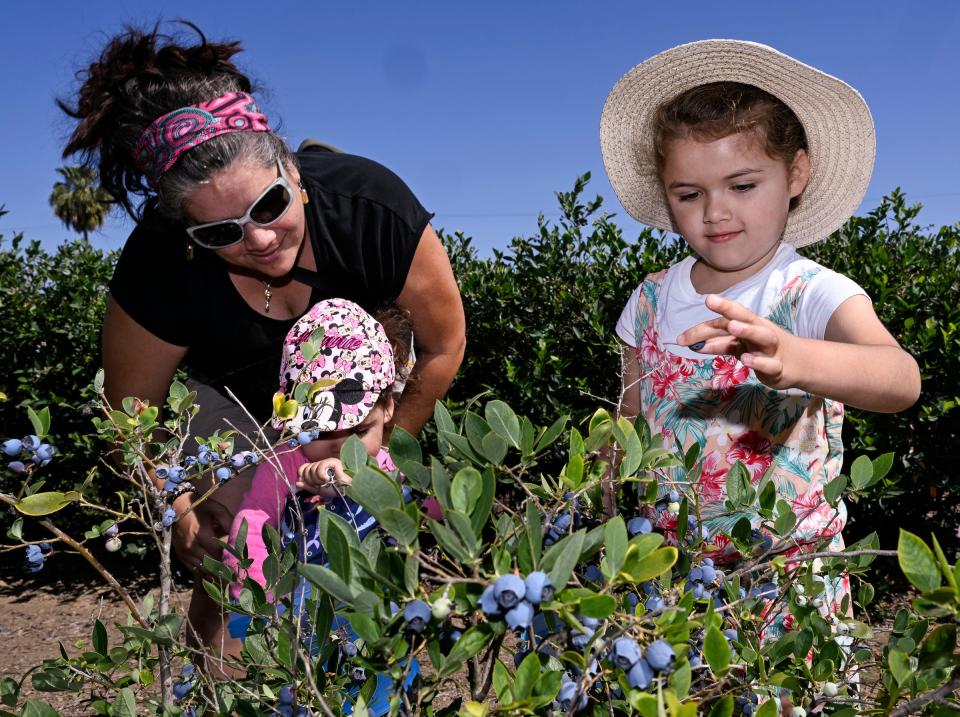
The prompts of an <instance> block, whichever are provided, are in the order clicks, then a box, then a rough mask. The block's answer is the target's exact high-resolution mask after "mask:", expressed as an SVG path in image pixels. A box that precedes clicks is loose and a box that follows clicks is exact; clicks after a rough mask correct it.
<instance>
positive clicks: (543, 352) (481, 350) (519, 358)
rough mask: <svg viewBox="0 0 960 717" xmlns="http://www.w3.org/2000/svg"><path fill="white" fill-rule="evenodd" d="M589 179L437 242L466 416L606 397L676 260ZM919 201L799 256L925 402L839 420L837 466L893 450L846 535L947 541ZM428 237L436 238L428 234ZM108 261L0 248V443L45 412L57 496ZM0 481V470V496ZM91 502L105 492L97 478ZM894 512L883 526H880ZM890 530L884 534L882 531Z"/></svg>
mask: <svg viewBox="0 0 960 717" xmlns="http://www.w3.org/2000/svg"><path fill="white" fill-rule="evenodd" d="M588 181H589V175H585V176H584V177H581V178H579V179H578V180H577V182H576V184H575V186H574V188H573V190H572V191H571V192H566V193H558V194H557V198H558V200H559V203H560V208H561V211H562V217H561V218H560V220H559V221H557V222H555V223H551V222H548V221H547V220H545V219H544V218H543V217H541V218H540V220H539V221H538V227H537V232H536V233H535V234H533V235H532V236H529V237H517V238H514V239H513V240H512V241H511V242H510V244H509V246H508V247H507V248H506V249H504V250H497V251H495V252H494V254H493V256H492V257H481V256H479V255H478V253H477V252H476V251H475V249H474V248H473V247H472V245H471V240H470V239H469V238H467V237H465V236H463V235H462V234H459V233H458V234H454V235H443V239H444V242H445V244H446V246H447V249H448V251H449V253H450V257H451V260H452V263H453V268H454V272H455V274H456V276H457V278H458V280H459V282H460V287H461V290H462V292H463V297H464V303H465V308H466V312H467V322H468V336H467V339H468V349H467V358H466V360H465V362H464V366H463V368H462V370H461V373H460V375H459V377H458V378H457V380H456V382H455V384H454V386H453V389H452V390H451V393H450V404H451V405H453V406H455V405H456V404H458V403H459V404H465V403H466V402H467V401H469V400H470V399H471V398H473V397H474V396H476V395H478V394H480V393H483V392H489V393H490V395H492V396H495V397H497V398H501V399H503V400H505V401H507V402H508V403H509V404H510V405H511V406H513V407H514V408H515V409H516V410H517V412H518V413H521V414H523V415H528V416H530V417H531V418H532V419H533V420H534V422H539V423H544V424H548V423H550V422H551V421H552V419H554V418H555V417H557V416H558V415H561V414H569V415H571V416H573V417H575V418H580V417H583V416H585V415H588V414H589V413H591V412H592V411H593V410H594V409H595V408H596V407H597V406H598V405H606V404H608V403H610V402H612V401H614V400H615V398H616V395H617V391H618V386H619V373H620V366H619V358H618V352H617V341H616V338H615V335H614V326H615V324H616V320H617V317H618V316H619V313H620V311H621V309H622V307H623V304H624V302H625V301H626V300H627V298H628V297H629V295H630V292H631V291H632V290H633V288H634V287H636V286H637V284H639V282H640V281H641V280H642V278H643V276H644V275H645V274H647V273H649V272H652V271H657V270H659V269H662V268H664V267H666V266H668V265H670V264H672V263H674V262H676V261H677V260H678V259H679V258H681V257H682V256H683V255H684V254H685V252H686V248H685V247H684V246H683V244H682V243H676V242H673V241H671V240H670V239H669V237H668V236H666V235H664V234H662V233H661V232H655V231H651V230H646V231H643V232H641V233H640V235H639V237H637V238H636V239H633V240H630V241H628V240H627V239H625V238H624V236H623V232H622V230H621V229H620V228H619V227H618V226H617V225H616V223H615V222H614V221H613V217H612V216H611V215H609V214H606V213H604V212H603V211H602V199H601V198H600V197H597V198H595V199H593V200H589V201H588V200H586V199H585V198H584V190H585V187H586V184H587V182H588ZM919 209H920V208H919V205H913V206H911V205H908V204H907V203H906V201H905V198H904V196H903V194H901V193H900V192H899V191H895V192H893V193H892V194H891V195H890V196H889V197H886V198H884V199H883V201H882V202H881V203H880V205H879V206H878V207H877V208H876V209H875V210H874V211H872V212H870V213H869V214H868V215H867V216H865V217H862V218H854V219H852V220H850V222H848V223H847V225H846V226H844V227H843V229H841V230H840V231H839V232H837V233H836V234H835V235H833V236H832V237H831V238H830V239H829V240H828V241H826V242H823V243H821V244H817V245H814V246H813V247H808V248H806V249H804V250H803V251H804V253H805V254H807V255H808V256H810V257H812V258H814V259H816V260H817V261H820V262H821V263H823V264H825V265H826V266H829V267H831V268H833V269H836V270H837V271H840V272H843V273H845V274H847V275H849V276H850V277H852V278H853V279H854V280H855V281H857V282H858V283H860V284H861V285H862V286H863V287H864V288H865V289H866V290H867V291H868V292H869V293H870V295H871V296H872V297H873V300H874V302H875V305H876V308H877V312H878V314H879V315H880V317H881V319H882V320H883V321H884V323H885V324H886V325H887V327H888V328H889V329H890V330H891V331H892V332H893V333H894V335H895V336H896V337H897V338H898V339H899V340H900V342H901V343H902V344H903V345H904V346H905V347H906V348H907V350H909V351H910V352H911V353H913V355H914V356H916V357H917V360H918V361H919V363H920V367H921V371H922V373H923V380H924V384H923V394H922V396H921V399H920V401H919V402H918V404H917V405H916V406H914V407H913V408H912V409H910V410H909V411H906V412H904V413H902V414H898V415H895V416H884V415H875V414H867V413H862V412H858V411H854V410H850V411H849V412H848V421H847V426H846V445H847V449H848V450H847V457H848V461H850V460H852V459H853V458H855V457H856V456H857V455H860V454H862V453H870V454H874V455H876V454H877V453H878V452H885V451H887V450H893V451H896V453H897V456H898V458H899V459H900V463H899V470H894V471H892V472H891V474H890V477H889V478H888V479H886V480H885V481H884V482H883V483H882V484H879V485H878V486H877V487H876V490H875V491H874V493H873V494H872V495H871V497H870V498H869V499H867V500H864V501H861V502H860V504H859V505H856V506H851V510H850V513H851V524H850V527H849V528H848V531H847V532H848V535H849V537H850V538H851V539H853V538H856V537H858V536H860V535H862V534H865V533H867V532H869V531H870V530H873V529H879V530H881V537H882V539H883V542H884V543H885V544H888V545H892V544H894V542H895V540H896V535H895V533H894V531H895V527H896V526H898V525H903V526H907V527H909V528H910V529H911V530H914V531H916V532H920V533H923V532H924V531H925V530H927V529H929V530H937V532H938V534H939V535H941V536H943V535H954V532H955V528H956V526H957V520H956V508H955V506H956V504H957V503H958V500H957V490H956V488H955V487H954V483H955V481H954V480H953V474H954V465H955V464H956V463H957V458H958V455H957V453H958V449H957V433H958V421H960V413H958V412H957V411H956V410H955V408H956V404H957V402H958V400H960V399H958V398H957V395H958V393H960V388H958V385H960V384H958V378H957V377H958V376H960V329H958V326H960V255H958V251H957V247H958V241H960V226H958V225H954V226H950V227H942V228H940V229H939V230H934V229H932V228H930V227H923V226H921V225H919V224H918V222H917V218H918V212H919ZM441 234H442V233H441ZM115 258H116V257H115V255H114V254H112V253H105V252H101V251H99V250H97V249H94V248H92V247H91V246H90V245H89V244H87V243H86V242H84V241H82V240H76V241H73V242H66V243H64V244H62V245H61V246H60V247H58V248H57V250H56V251H55V252H52V253H51V252H47V251H45V250H43V249H42V248H41V247H40V246H39V245H38V244H37V243H36V242H32V243H27V242H25V241H24V240H23V238H22V237H15V238H14V239H13V240H12V241H11V242H9V243H7V242H4V241H3V240H2V238H0V297H2V300H0V322H2V326H3V327H4V330H3V332H2V333H0V352H2V355H3V356H4V359H5V365H6V366H7V369H6V371H5V372H3V374H2V378H0V391H2V392H3V393H4V394H5V396H6V400H3V401H0V434H2V435H3V436H12V435H17V436H19V435H20V434H22V433H23V432H24V429H25V422H24V412H23V406H24V405H26V404H33V405H41V406H42V405H50V406H51V409H52V410H53V412H54V415H55V417H56V418H55V424H54V430H55V433H56V435H57V436H58V445H59V447H60V449H61V451H62V453H63V456H62V457H61V459H60V460H58V461H56V462H55V463H54V464H53V465H52V466H51V468H52V469H53V470H51V473H50V475H51V482H52V483H56V484H57V485H58V486H62V487H67V486H68V485H71V484H74V483H79V482H80V481H82V480H83V478H84V477H85V476H86V474H87V472H88V471H89V470H90V468H91V467H92V466H94V465H95V464H96V456H97V452H96V450H95V448H94V446H93V443H92V439H91V438H90V423H89V416H86V415H84V412H83V410H82V407H83V404H84V402H85V401H86V400H87V399H88V398H89V396H87V395H86V394H85V393H84V390H85V388H86V386H87V383H88V381H89V380H90V379H91V378H92V376H93V373H94V372H95V370H96V368H97V367H98V365H99V345H98V343H99V326H100V318H101V316H102V312H103V307H104V298H105V296H106V284H107V281H108V280H109V276H110V273H111V271H112V266H113V262H114V260H115ZM8 485H12V484H9V479H8V478H4V477H2V474H0V490H6V489H8ZM100 485H101V486H102V487H101V491H103V492H104V494H105V493H107V492H112V490H113V489H114V487H115V486H111V483H110V482H109V480H105V481H101V482H100ZM890 516H895V520H889V517H890ZM885 529H886V530H887V531H888V532H887V533H886V534H884V533H883V531H884V530H885Z"/></svg>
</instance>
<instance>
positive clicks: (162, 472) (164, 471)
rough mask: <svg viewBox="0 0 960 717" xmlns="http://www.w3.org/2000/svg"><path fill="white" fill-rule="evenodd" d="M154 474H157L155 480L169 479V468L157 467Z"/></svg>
mask: <svg viewBox="0 0 960 717" xmlns="http://www.w3.org/2000/svg"><path fill="white" fill-rule="evenodd" d="M154 473H156V474H157V478H159V479H160V480H163V479H164V478H169V477H170V466H163V465H161V466H157V467H156V469H155V470H154Z"/></svg>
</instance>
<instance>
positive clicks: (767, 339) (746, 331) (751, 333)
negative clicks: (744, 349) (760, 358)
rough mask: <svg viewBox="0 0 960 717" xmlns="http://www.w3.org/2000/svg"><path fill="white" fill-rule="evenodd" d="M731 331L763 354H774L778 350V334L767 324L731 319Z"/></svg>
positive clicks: (751, 347)
mask: <svg viewBox="0 0 960 717" xmlns="http://www.w3.org/2000/svg"><path fill="white" fill-rule="evenodd" d="M729 328H730V333H731V334H732V335H734V336H736V337H737V338H738V339H740V340H741V341H742V342H744V343H745V344H749V346H750V350H751V351H755V352H757V353H762V354H773V353H776V351H777V346H778V341H777V335H776V334H775V333H774V332H773V331H771V330H770V329H769V328H767V327H766V326H762V325H759V324H747V323H744V322H742V321H731V322H730V324H729Z"/></svg>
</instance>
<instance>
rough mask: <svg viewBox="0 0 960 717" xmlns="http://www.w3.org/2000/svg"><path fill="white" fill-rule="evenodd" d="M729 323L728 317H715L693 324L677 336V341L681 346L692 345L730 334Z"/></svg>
mask: <svg viewBox="0 0 960 717" xmlns="http://www.w3.org/2000/svg"><path fill="white" fill-rule="evenodd" d="M728 323H729V322H728V321H727V320H726V319H713V320H711V321H704V322H703V323H702V324H697V325H696V326H691V327H690V328H689V329H687V330H686V331H684V332H683V333H682V334H680V335H679V336H678V337H677V343H678V344H679V345H681V346H690V345H691V344H695V343H697V342H698V341H708V340H709V339H714V338H717V337H718V336H727V335H728V334H729V332H728V331H727V324H728Z"/></svg>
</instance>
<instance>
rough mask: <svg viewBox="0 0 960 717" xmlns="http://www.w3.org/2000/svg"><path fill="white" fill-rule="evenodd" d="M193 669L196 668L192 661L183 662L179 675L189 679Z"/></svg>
mask: <svg viewBox="0 0 960 717" xmlns="http://www.w3.org/2000/svg"><path fill="white" fill-rule="evenodd" d="M195 671H196V668H195V667H194V666H193V663H192V662H184V663H183V667H181V668H180V676H181V677H182V678H183V679H185V680H189V679H190V678H191V677H193V673H194V672H195Z"/></svg>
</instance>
